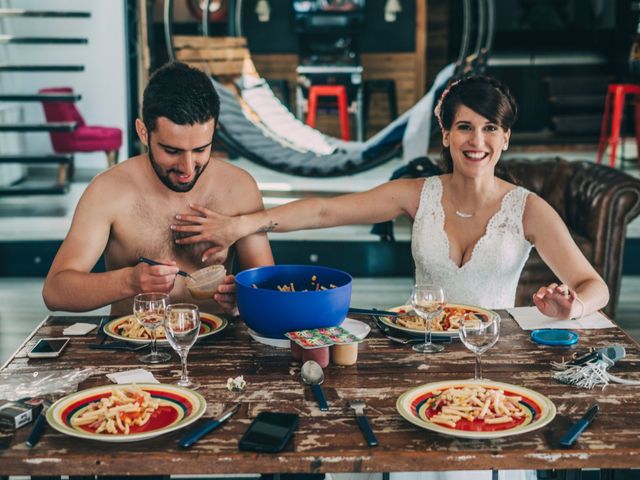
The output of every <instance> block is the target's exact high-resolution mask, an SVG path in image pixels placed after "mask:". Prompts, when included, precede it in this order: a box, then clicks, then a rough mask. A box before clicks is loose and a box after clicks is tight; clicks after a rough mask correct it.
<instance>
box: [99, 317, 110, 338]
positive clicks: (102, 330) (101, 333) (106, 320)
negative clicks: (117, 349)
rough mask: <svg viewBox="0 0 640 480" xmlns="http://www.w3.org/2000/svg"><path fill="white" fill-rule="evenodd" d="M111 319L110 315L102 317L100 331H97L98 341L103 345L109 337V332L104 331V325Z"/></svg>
mask: <svg viewBox="0 0 640 480" xmlns="http://www.w3.org/2000/svg"><path fill="white" fill-rule="evenodd" d="M108 321H109V317H102V318H101V319H100V325H98V333H96V343H97V344H98V345H102V344H103V343H104V341H105V340H106V339H107V333H106V332H105V331H104V326H105V325H106V323H107V322H108Z"/></svg>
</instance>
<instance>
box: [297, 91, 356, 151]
mask: <svg viewBox="0 0 640 480" xmlns="http://www.w3.org/2000/svg"><path fill="white" fill-rule="evenodd" d="M318 97H336V99H337V100H338V115H339V118H340V135H341V136H342V139H343V140H347V141H348V140H349V138H350V137H349V111H348V110H347V89H346V87H345V86H344V85H311V86H310V87H309V107H308V109H307V125H309V126H310V127H314V128H315V126H316V114H317V109H318Z"/></svg>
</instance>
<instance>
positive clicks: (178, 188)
mask: <svg viewBox="0 0 640 480" xmlns="http://www.w3.org/2000/svg"><path fill="white" fill-rule="evenodd" d="M148 155H149V161H150V162H151V167H152V168H153V171H154V172H156V175H157V176H158V179H159V180H160V181H161V182H162V183H163V184H164V186H165V187H167V188H169V189H170V190H173V191H174V192H189V191H191V189H192V188H193V186H194V185H195V184H196V182H197V181H198V178H200V175H202V172H204V169H205V168H207V165H209V160H208V161H207V163H205V164H204V165H196V166H195V168H194V177H193V180H191V181H190V182H189V183H174V182H172V181H171V179H170V178H169V175H170V174H171V172H174V173H177V174H182V173H183V172H181V171H180V170H178V169H175V168H170V169H169V170H167V173H164V172H163V171H162V167H160V165H158V163H157V162H156V160H155V158H153V152H152V151H151V146H149V149H148Z"/></svg>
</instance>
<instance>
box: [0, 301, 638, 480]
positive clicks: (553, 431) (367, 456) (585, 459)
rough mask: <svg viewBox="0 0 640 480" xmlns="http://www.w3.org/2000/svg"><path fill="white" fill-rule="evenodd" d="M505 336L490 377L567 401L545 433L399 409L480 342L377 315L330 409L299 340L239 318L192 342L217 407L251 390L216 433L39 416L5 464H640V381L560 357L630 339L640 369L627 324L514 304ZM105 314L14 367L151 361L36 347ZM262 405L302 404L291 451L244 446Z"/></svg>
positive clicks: (72, 467) (329, 373)
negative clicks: (423, 340)
mask: <svg viewBox="0 0 640 480" xmlns="http://www.w3.org/2000/svg"><path fill="white" fill-rule="evenodd" d="M501 315H502V316H503V323H502V336H501V339H500V341H499V342H498V344H497V345H496V346H495V347H494V348H493V349H491V350H490V351H489V352H488V353H487V354H485V355H484V356H483V371H484V374H485V377H487V378H490V379H492V380H496V381H502V382H507V383H512V384H515V385H519V386H523V387H527V388H531V389H533V390H535V391H537V392H539V393H541V394H544V395H547V396H548V397H549V398H551V400H552V401H553V402H554V403H555V405H556V407H557V409H558V416H557V417H556V418H555V420H554V421H553V422H551V423H550V424H549V425H547V426H546V427H544V428H542V429H539V430H537V431H534V432H530V433H526V434H522V435H516V436H512V437H507V438H503V439H496V440H464V439H458V438H454V437H447V436H443V435H439V434H436V433H433V432H429V431H426V430H423V429H421V428H419V427H417V426H414V425H413V424H411V423H409V422H407V421H406V420H404V419H403V418H402V417H401V416H400V415H399V414H398V413H397V411H396V408H395V403H396V400H397V398H398V396H399V395H400V394H401V393H403V392H404V391H406V390H407V389H409V388H412V387H415V386H418V385H421V384H424V383H428V382H435V381H442V380H450V379H467V378H470V377H471V376H472V375H473V368H474V360H473V356H472V354H471V353H470V352H469V351H468V350H466V349H465V348H464V346H463V345H461V344H460V342H459V341H454V343H452V344H450V345H446V349H445V352H443V353H440V354H436V355H429V356H425V355H423V354H419V353H416V352H414V351H412V350H411V349H410V347H409V346H402V345H397V344H394V343H391V342H390V341H388V340H387V339H385V338H384V337H382V336H381V335H380V334H379V333H378V332H377V331H376V330H375V328H374V330H373V331H372V333H371V335H370V336H369V337H368V338H367V340H366V341H365V342H364V343H362V344H361V345H360V352H359V359H358V363H357V364H356V365H354V366H350V367H340V366H334V365H330V366H329V367H328V368H327V369H325V382H324V384H323V388H324V391H325V395H326V397H327V401H328V402H329V407H330V409H329V412H326V413H324V412H321V411H320V410H319V409H318V407H317V405H316V402H315V399H314V397H313V395H312V392H311V390H310V389H309V388H308V387H306V386H304V385H303V384H302V383H301V381H300V379H299V374H300V364H299V363H296V362H293V361H292V360H291V357H290V354H289V351H288V350H282V349H276V348H273V347H268V346H265V345H262V344H258V343H256V342H254V341H253V340H251V338H250V337H249V336H248V334H247V331H246V327H245V326H244V324H242V322H240V321H239V320H235V321H233V322H231V324H230V326H229V328H228V329H227V331H225V332H222V333H221V334H218V335H215V336H213V337H210V338H209V339H207V340H206V341H203V342H200V343H198V344H196V346H195V347H194V348H193V350H192V351H191V353H190V355H189V365H190V375H192V376H193V377H195V378H196V379H197V380H198V381H199V382H200V383H201V384H202V387H201V389H200V392H201V393H202V394H203V395H204V396H205V398H206V399H207V402H208V407H207V416H214V415H217V414H219V413H221V412H222V411H223V410H224V409H225V408H228V407H229V406H230V405H231V404H232V403H234V402H236V401H239V402H240V403H241V404H242V406H241V409H240V411H239V412H238V413H237V414H236V415H235V416H234V417H233V418H232V419H231V420H229V421H228V422H226V423H225V424H224V425H223V426H222V427H220V428H219V429H218V430H216V432H214V433H212V434H210V435H208V436H207V437H205V438H204V439H202V440H201V441H200V442H198V443H197V444H196V445H195V446H194V447H193V448H192V449H190V450H187V451H184V450H180V449H178V448H177V446H176V441H177V440H178V439H179V438H180V437H181V436H182V434H183V432H180V431H178V432H173V433H170V434H167V435H163V436H161V437H157V438H155V439H151V440H147V441H143V442H134V443H127V444H107V443H102V442H92V441H84V440H79V439H76V438H72V437H68V436H66V435H63V434H60V433H57V432H55V431H54V430H53V429H51V428H48V429H47V430H46V432H45V434H44V435H43V437H42V440H41V441H40V443H39V444H38V445H37V446H36V448H34V449H32V450H29V449H28V448H26V446H25V445H24V441H25V439H26V437H27V435H28V433H29V430H30V429H29V428H28V427H27V428H23V429H21V430H19V431H18V432H17V434H16V435H15V438H14V440H13V441H12V443H11V445H10V447H9V448H8V449H7V450H4V451H0V475H18V474H21V475H45V474H46V475H58V474H60V475H62V474H66V475H80V474H85V475H86V474H96V475H126V474H131V475H160V474H163V475H167V474H214V473H240V472H242V473H257V472H262V473H275V472H281V473H296V472H297V473H302V472H311V473H314V472H381V471H422V470H424V471H428V470H460V469H463V470H470V469H471V470H473V469H490V468H499V469H514V468H527V469H573V468H594V467H597V468H632V467H640V458H639V457H640V447H639V446H638V441H637V438H638V435H639V434H640V395H638V393H639V392H640V387H635V386H625V385H615V384H612V385H609V386H608V387H607V388H606V389H605V390H600V389H595V390H584V389H578V388H574V387H570V386H567V385H563V384H560V383H557V382H556V381H554V380H553V379H552V378H551V375H552V372H551V369H550V366H549V363H550V362H551V361H552V360H556V361H558V360H560V359H561V358H562V357H563V356H564V357H568V356H569V355H571V354H572V353H573V352H574V351H576V350H585V349H586V348H587V347H591V346H593V347H602V346H606V345H611V344H620V345H623V346H624V347H625V349H626V350H627V356H626V358H625V359H624V360H622V361H620V362H619V363H617V364H616V366H615V369H614V372H615V374H617V375H619V376H621V377H623V378H628V379H635V380H640V369H639V368H638V367H639V366H640V350H639V348H638V345H637V344H636V343H635V342H634V341H633V340H632V339H630V338H629V337H628V336H627V335H626V334H625V333H624V332H623V331H622V330H620V329H618V328H615V329H608V330H591V331H583V332H580V335H581V339H580V342H579V343H578V345H577V346H576V347H571V348H562V347H548V346H541V345H537V344H534V343H533V342H531V341H530V340H529V334H528V332H523V331H522V330H521V329H520V328H519V327H518V326H517V324H516V323H515V322H514V321H513V320H512V319H511V318H510V317H509V316H508V314H506V313H505V312H501ZM98 319H99V317H81V318H79V317H51V318H49V319H48V321H46V322H45V323H44V324H43V325H41V326H40V327H39V328H37V329H36V331H35V332H34V333H33V335H32V336H31V337H30V338H29V339H28V340H27V341H26V342H25V344H24V345H22V346H21V347H20V348H19V349H18V351H17V352H16V353H15V354H14V356H13V357H12V359H11V360H10V361H9V362H8V364H6V365H5V367H4V369H3V370H2V371H1V372H0V373H2V374H19V373H27V372H33V371H38V370H43V369H47V370H51V369H54V370H64V369H68V368H78V367H83V366H89V367H94V368H95V369H96V375H94V376H92V377H91V378H89V379H88V380H87V381H86V382H84V383H83V384H82V385H81V387H82V388H88V387H92V386H97V385H104V384H107V383H109V382H108V380H107V379H106V377H104V374H106V373H111V372H116V371H121V370H127V369H131V368H138V367H140V366H141V365H140V364H139V363H138V361H137V360H136V356H137V355H138V353H129V352H109V351H100V350H89V349H88V348H87V344H89V343H92V342H94V339H95V337H94V336H86V337H72V340H71V343H70V344H69V346H68V347H67V349H66V350H65V352H64V354H63V356H62V357H61V358H59V359H48V360H32V359H28V358H27V357H26V353H27V351H28V350H29V349H30V348H31V347H32V346H33V345H34V344H35V342H36V341H37V340H38V339H39V338H42V337H46V336H61V335H62V330H63V329H64V327H65V326H67V325H69V324H71V323H74V322H77V321H93V322H96V323H97V321H98ZM144 368H148V369H149V370H151V371H152V372H153V373H154V375H155V376H156V378H158V380H160V381H161V382H163V383H171V382H174V381H176V380H177V378H178V376H179V369H180V367H179V363H178V360H177V357H176V356H175V355H174V357H173V360H172V361H171V362H170V363H168V364H162V365H156V366H148V365H145V366H144ZM237 375H244V378H245V380H246V381H247V383H248V386H247V389H246V390H245V391H244V392H242V393H240V394H238V393H233V392H230V391H228V390H227V389H226V381H227V378H229V377H235V376H237ZM355 398H360V399H363V400H365V401H366V404H367V408H366V412H367V414H368V415H369V419H370V421H371V425H372V427H373V430H374V432H375V433H376V435H377V437H378V440H379V443H380V445H379V446H378V447H375V448H370V447H368V446H367V444H366V442H365V440H364V438H363V436H362V434H361V433H360V430H359V429H358V425H357V423H356V420H355V418H354V416H353V412H352V411H351V410H350V409H349V408H348V401H349V400H350V399H355ZM594 402H597V403H599V404H600V407H601V410H600V413H599V415H598V417H597V419H596V420H595V421H594V423H593V424H592V425H591V426H590V427H589V428H588V429H587V430H586V431H585V432H584V434H583V435H582V436H581V437H580V440H579V441H578V443H577V444H576V445H575V447H574V448H572V449H568V450H567V449H561V448H558V440H559V438H560V436H561V435H562V434H564V433H565V432H566V430H567V429H568V427H569V426H570V425H571V424H572V423H573V422H574V421H575V420H577V419H578V418H579V417H580V416H581V415H582V413H584V412H585V411H586V410H587V408H588V407H589V405H591V404H592V403H594ZM261 411H284V412H295V413H298V414H299V415H300V426H299V428H298V430H297V431H296V433H295V435H294V438H293V441H292V443H291V444H290V445H289V447H288V448H287V450H286V451H284V452H281V453H279V454H257V453H250V452H241V451H239V450H238V448H237V442H238V440H239V438H240V436H241V435H242V433H243V432H244V431H245V430H246V428H247V427H248V425H249V423H250V422H251V420H252V419H253V418H255V416H256V415H257V414H258V413H259V412H261Z"/></svg>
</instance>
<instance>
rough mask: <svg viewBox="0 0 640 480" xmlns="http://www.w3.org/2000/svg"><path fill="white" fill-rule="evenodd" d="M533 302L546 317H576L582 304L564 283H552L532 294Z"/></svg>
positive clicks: (582, 308) (581, 310) (582, 310)
mask: <svg viewBox="0 0 640 480" xmlns="http://www.w3.org/2000/svg"><path fill="white" fill-rule="evenodd" d="M533 303H535V305H536V307H538V310H540V311H541V312H542V313H543V314H545V315H546V316H548V317H554V318H576V317H579V316H581V315H582V314H583V312H584V306H583V305H582V302H581V301H580V299H579V298H578V295H577V294H576V292H575V291H574V290H571V289H570V288H569V287H567V286H566V285H564V284H562V285H558V284H557V283H552V284H551V285H549V286H547V287H540V289H539V290H538V291H537V292H536V293H534V294H533Z"/></svg>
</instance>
